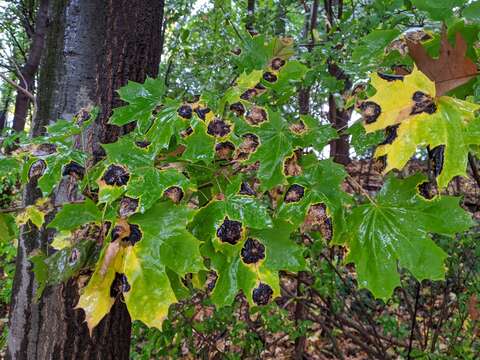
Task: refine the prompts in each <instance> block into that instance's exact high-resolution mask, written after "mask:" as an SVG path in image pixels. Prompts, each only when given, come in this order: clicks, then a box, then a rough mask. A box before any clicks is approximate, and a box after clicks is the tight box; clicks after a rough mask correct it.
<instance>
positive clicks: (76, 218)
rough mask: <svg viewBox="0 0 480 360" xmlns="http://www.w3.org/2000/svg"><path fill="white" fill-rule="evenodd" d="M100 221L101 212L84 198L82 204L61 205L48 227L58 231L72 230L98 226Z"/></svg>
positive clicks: (90, 201)
mask: <svg viewBox="0 0 480 360" xmlns="http://www.w3.org/2000/svg"><path fill="white" fill-rule="evenodd" d="M101 221H102V213H101V211H100V210H99V209H98V208H97V205H95V203H94V202H93V201H92V200H90V199H89V198H86V199H85V201H84V202H82V203H77V204H65V205H63V207H62V208H61V209H60V211H59V212H58V213H57V214H56V215H55V218H54V219H53V220H52V222H50V224H48V227H49V228H56V229H57V230H59V231H62V230H74V229H76V228H78V227H80V226H81V225H83V224H88V223H97V224H99V223H100V222H101Z"/></svg>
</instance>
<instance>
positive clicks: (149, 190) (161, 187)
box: [126, 167, 194, 213]
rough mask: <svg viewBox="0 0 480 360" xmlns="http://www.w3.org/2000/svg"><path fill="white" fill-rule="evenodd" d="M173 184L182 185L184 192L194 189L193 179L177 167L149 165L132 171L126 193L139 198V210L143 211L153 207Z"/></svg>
mask: <svg viewBox="0 0 480 360" xmlns="http://www.w3.org/2000/svg"><path fill="white" fill-rule="evenodd" d="M171 186H178V187H180V188H181V189H182V190H183V193H184V194H185V192H186V191H187V190H188V189H194V185H193V184H192V183H191V181H190V180H189V179H188V178H187V177H186V176H185V175H184V174H182V173H181V172H180V171H178V170H176V169H165V170H158V169H156V168H154V167H149V168H141V169H136V170H134V171H133V172H132V174H131V179H130V181H129V182H128V185H127V193H126V194H127V195H128V196H130V197H133V198H137V199H138V200H139V211H140V212H142V213H143V212H145V211H146V210H148V209H149V208H151V207H152V206H153V205H154V204H155V203H156V202H157V200H158V199H160V198H161V197H162V195H163V193H164V191H165V190H166V189H168V188H169V187H171Z"/></svg>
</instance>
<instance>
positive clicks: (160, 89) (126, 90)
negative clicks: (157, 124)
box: [110, 78, 165, 129]
mask: <svg viewBox="0 0 480 360" xmlns="http://www.w3.org/2000/svg"><path fill="white" fill-rule="evenodd" d="M164 92H165V85H164V81H163V80H162V79H160V78H158V79H152V78H147V80H145V83H143V84H140V83H137V82H134V81H129V82H128V84H127V85H125V86H124V87H122V88H121V89H119V90H118V94H119V95H120V99H122V100H123V101H126V102H128V105H125V106H121V107H118V108H115V109H114V110H113V114H112V116H111V118H110V124H113V125H117V126H123V125H126V124H128V123H130V122H132V121H137V122H138V126H139V127H140V129H146V128H147V127H148V125H149V123H150V118H151V117H152V111H153V110H154V109H155V108H156V107H157V106H158V105H160V103H161V100H162V97H163V94H164Z"/></svg>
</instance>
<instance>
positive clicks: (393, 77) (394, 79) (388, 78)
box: [377, 72, 404, 82]
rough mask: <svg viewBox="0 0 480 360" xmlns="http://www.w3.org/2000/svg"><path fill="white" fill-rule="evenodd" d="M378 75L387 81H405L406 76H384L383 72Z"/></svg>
mask: <svg viewBox="0 0 480 360" xmlns="http://www.w3.org/2000/svg"><path fill="white" fill-rule="evenodd" d="M377 75H378V76H379V77H380V78H381V79H383V80H386V81H389V82H390V81H403V79H404V76H403V75H395V74H384V73H381V72H377Z"/></svg>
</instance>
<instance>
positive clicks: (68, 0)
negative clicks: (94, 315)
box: [7, 0, 163, 360]
mask: <svg viewBox="0 0 480 360" xmlns="http://www.w3.org/2000/svg"><path fill="white" fill-rule="evenodd" d="M49 18H50V19H51V26H50V27H49V30H48V34H47V47H46V52H45V54H44V56H43V60H42V64H41V71H40V76H39V90H38V95H39V96H38V111H37V116H36V118H35V119H34V121H33V124H32V129H31V134H32V136H37V135H39V134H42V133H43V132H44V131H45V126H46V125H48V124H49V123H50V122H52V121H54V120H56V119H58V118H63V119H72V118H73V116H74V115H75V114H76V113H77V112H78V111H79V110H80V109H81V108H88V107H89V106H92V105H101V109H102V111H101V114H100V116H99V117H98V118H97V119H96V121H95V124H94V125H93V126H92V128H91V129H89V131H88V138H87V139H86V140H87V142H88V146H87V147H88V149H89V151H92V152H98V151H99V149H100V146H99V142H100V141H102V142H111V141H115V140H116V138H117V137H118V135H120V134H121V133H122V131H123V130H122V129H120V128H117V127H113V126H109V125H106V122H107V119H108V117H109V115H110V113H111V111H112V108H113V107H115V106H118V105H119V104H120V101H119V99H118V97H117V95H116V93H115V90H117V89H118V88H119V87H121V86H122V85H124V84H125V83H126V82H127V80H134V81H138V82H143V81H144V80H145V78H146V77H147V76H152V77H153V76H156V75H157V72H158V65H159V59H160V53H161V42H160V35H161V28H162V18H163V1H154V0H147V1H145V0H130V1H127V0H82V1H78V0H52V1H51V5H50V7H49ZM67 189H72V190H67ZM39 196H40V194H39V193H38V190H37V189H36V184H34V183H31V184H29V186H27V189H26V192H25V196H24V203H25V205H28V204H31V203H33V202H34V201H35V199H36V198H38V197H39ZM78 196H79V195H78V194H77V191H76V184H75V183H74V180H73V178H71V177H70V176H68V175H67V176H65V177H64V178H63V179H62V181H61V183H60V185H59V187H58V189H57V190H56V191H55V194H54V202H55V203H56V204H61V203H64V202H68V201H72V200H75V199H76V198H78ZM52 235H53V234H51V233H50V232H48V233H47V232H46V231H45V230H44V229H42V230H41V231H32V229H29V228H27V227H24V228H23V229H21V234H20V239H19V245H18V257H17V271H16V274H15V279H14V288H13V294H12V307H11V314H10V329H11V330H10V336H9V340H8V349H7V358H10V359H32V360H33V359H42V360H43V359H115V360H117V359H120V360H121V359H128V358H129V348H130V329H131V324H130V317H129V315H128V312H127V310H126V307H125V304H124V303H123V302H121V301H117V303H116V304H115V305H114V307H113V308H112V310H111V312H110V314H109V315H107V316H106V317H105V318H104V319H103V320H102V321H101V322H100V324H99V325H98V326H97V327H96V328H95V330H94V331H93V336H92V337H90V335H89V333H88V328H87V325H86V323H85V322H84V318H85V316H84V313H83V311H82V310H76V309H74V307H75V306H76V304H77V302H78V298H79V294H78V289H77V285H76V281H75V279H71V280H70V281H68V282H66V283H65V284H62V285H60V286H53V287H49V288H47V289H46V290H45V292H44V295H43V296H42V298H41V299H40V301H39V302H38V303H34V302H33V295H34V291H35V288H36V283H35V280H34V277H33V274H32V272H31V266H30V263H29V261H28V256H29V254H31V252H32V251H34V250H37V249H43V250H45V249H46V248H48V244H49V242H50V241H51V240H52Z"/></svg>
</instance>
